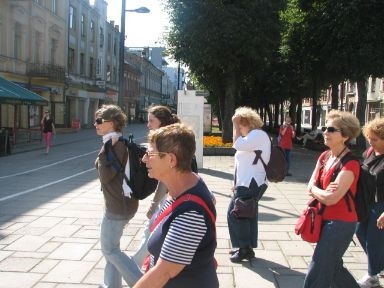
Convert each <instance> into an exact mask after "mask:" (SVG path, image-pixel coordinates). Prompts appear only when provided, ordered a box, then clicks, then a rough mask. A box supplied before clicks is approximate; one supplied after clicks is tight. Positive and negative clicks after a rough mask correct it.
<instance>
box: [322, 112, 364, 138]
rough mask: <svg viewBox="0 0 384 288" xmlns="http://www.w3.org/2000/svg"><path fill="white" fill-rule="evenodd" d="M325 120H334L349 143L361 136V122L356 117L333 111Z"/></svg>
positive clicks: (348, 113)
mask: <svg viewBox="0 0 384 288" xmlns="http://www.w3.org/2000/svg"><path fill="white" fill-rule="evenodd" d="M325 120H333V122H335V123H336V125H337V126H339V127H338V128H339V129H340V130H341V135H343V136H344V137H348V140H347V141H346V142H347V143H348V142H349V141H350V140H351V139H354V138H356V137H357V136H359V134H360V122H359V119H357V117H356V116H355V115H353V114H352V113H350V112H347V111H340V110H331V111H330V112H329V113H328V114H327V116H326V118H325Z"/></svg>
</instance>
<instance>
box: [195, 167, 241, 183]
mask: <svg viewBox="0 0 384 288" xmlns="http://www.w3.org/2000/svg"><path fill="white" fill-rule="evenodd" d="M199 173H203V174H207V175H209V176H215V177H219V178H223V179H227V180H232V179H233V175H232V173H227V172H222V171H218V170H212V169H206V168H199Z"/></svg>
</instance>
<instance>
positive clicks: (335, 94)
mask: <svg viewBox="0 0 384 288" xmlns="http://www.w3.org/2000/svg"><path fill="white" fill-rule="evenodd" d="M331 97H332V101H331V109H336V110H337V109H339V85H338V84H337V83H332V95H331ZM340 107H341V106H340Z"/></svg>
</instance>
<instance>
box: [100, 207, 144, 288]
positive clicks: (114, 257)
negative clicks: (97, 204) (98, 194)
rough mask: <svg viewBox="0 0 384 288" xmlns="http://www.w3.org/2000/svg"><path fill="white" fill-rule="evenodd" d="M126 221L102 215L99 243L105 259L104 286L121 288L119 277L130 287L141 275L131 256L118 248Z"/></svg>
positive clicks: (106, 287)
mask: <svg viewBox="0 0 384 288" xmlns="http://www.w3.org/2000/svg"><path fill="white" fill-rule="evenodd" d="M115 218H116V219H115ZM120 218H121V217H120ZM128 221H129V220H128V219H119V217H114V219H111V218H110V217H108V216H106V215H105V214H104V216H103V220H102V222H101V231H100V244H101V251H102V253H103V255H104V257H105V260H106V265H105V269H104V286H103V287H105V288H121V286H122V279H121V277H123V278H124V280H125V282H126V283H127V284H128V286H130V287H132V286H133V285H134V284H135V283H136V282H137V281H138V280H139V279H140V277H141V276H142V275H143V273H142V272H141V271H140V268H139V267H138V266H137V265H136V263H135V262H134V261H133V260H132V258H131V257H129V256H128V255H127V254H125V253H124V252H122V251H121V249H120V238H121V236H122V235H123V231H124V227H125V225H127V224H128Z"/></svg>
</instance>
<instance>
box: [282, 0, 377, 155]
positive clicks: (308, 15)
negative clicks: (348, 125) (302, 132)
mask: <svg viewBox="0 0 384 288" xmlns="http://www.w3.org/2000/svg"><path fill="white" fill-rule="evenodd" d="M287 7H288V9H287V11H286V12H285V13H286V15H288V16H289V15H292V14H294V13H296V15H299V16H300V17H295V16H292V17H291V18H289V17H287V19H289V21H286V23H289V24H290V25H288V26H286V27H288V28H289V29H285V34H284V36H285V38H284V37H283V39H284V40H285V42H284V41H283V43H288V44H287V45H286V47H288V49H287V51H289V52H290V53H287V54H286V55H288V57H287V59H289V61H294V60H292V59H297V58H295V57H291V56H292V55H293V56H296V55H298V54H297V53H296V54H295V53H292V51H300V49H301V51H302V52H301V53H302V54H301V55H302V56H303V64H304V65H306V66H305V67H307V69H304V70H305V71H307V73H308V75H311V77H310V79H312V83H313V85H314V86H313V95H316V93H318V91H319V90H320V89H323V88H325V87H329V85H332V87H333V98H335V97H337V93H336V92H337V90H336V87H337V86H336V85H337V83H340V82H341V81H344V80H347V79H348V80H350V81H352V82H357V87H358V99H359V100H358V104H357V109H356V116H357V117H358V118H359V120H360V123H361V124H362V125H364V124H365V118H366V100H367V98H366V97H367V89H366V83H367V79H368V77H369V76H373V77H382V76H383V74H384V70H383V65H384V50H383V49H382V48H380V47H383V44H384V43H383V42H384V35H383V33H382V32H383V31H384V29H383V28H384V22H383V21H382V11H384V1H379V0H339V1H332V0H312V1H310V0H309V1H308V0H300V1H298V0H290V1H289V5H288V6H287ZM297 35H299V37H297ZM297 39H299V41H296V40H297ZM310 81H311V80H310ZM313 99H314V100H316V99H317V97H313ZM337 101H338V99H333V100H332V103H333V104H332V107H333V108H336V107H338V105H337ZM364 144H365V141H364V139H362V137H361V138H360V139H358V145H359V146H360V147H362V148H363V146H364Z"/></svg>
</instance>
